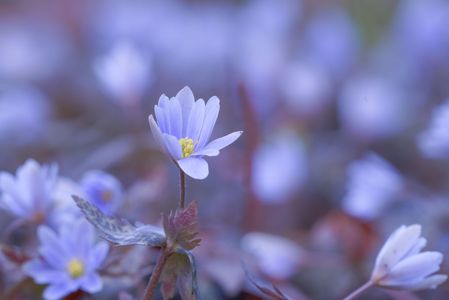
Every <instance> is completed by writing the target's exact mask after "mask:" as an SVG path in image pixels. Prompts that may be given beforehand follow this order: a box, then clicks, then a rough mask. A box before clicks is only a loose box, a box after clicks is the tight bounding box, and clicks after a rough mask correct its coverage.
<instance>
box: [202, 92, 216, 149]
mask: <svg viewBox="0 0 449 300" xmlns="http://www.w3.org/2000/svg"><path fill="white" fill-rule="evenodd" d="M219 112H220V100H219V99H218V97H216V96H214V97H212V98H210V99H209V100H208V101H207V104H206V113H205V117H204V122H203V127H202V129H201V134H200V137H199V138H198V145H197V147H198V149H201V148H203V147H204V145H206V143H207V142H208V141H209V138H210V136H211V134H212V130H213V129H214V126H215V122H216V121H217V118H218V113H219Z"/></svg>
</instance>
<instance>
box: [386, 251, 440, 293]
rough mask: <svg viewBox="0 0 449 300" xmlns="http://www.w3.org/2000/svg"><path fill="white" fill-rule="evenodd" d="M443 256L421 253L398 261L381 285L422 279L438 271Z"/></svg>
mask: <svg viewBox="0 0 449 300" xmlns="http://www.w3.org/2000/svg"><path fill="white" fill-rule="evenodd" d="M442 261H443V255H442V254H441V253H440V252H423V253H420V254H416V255H414V256H411V257H408V258H406V259H404V260H402V261H400V262H399V263H398V264H397V265H395V266H394V267H393V269H392V270H391V272H390V273H389V274H388V275H387V276H386V278H385V280H381V283H382V284H386V285H388V281H393V282H394V281H405V280H413V279H416V278H424V277H426V276H428V275H430V274H432V273H434V272H436V271H438V270H439V269H440V264H441V262H442Z"/></svg>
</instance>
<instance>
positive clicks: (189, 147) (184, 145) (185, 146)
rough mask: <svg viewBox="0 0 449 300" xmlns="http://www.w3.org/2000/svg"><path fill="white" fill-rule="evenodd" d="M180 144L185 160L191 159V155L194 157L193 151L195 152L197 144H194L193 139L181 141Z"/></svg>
mask: <svg viewBox="0 0 449 300" xmlns="http://www.w3.org/2000/svg"><path fill="white" fill-rule="evenodd" d="M179 144H180V145H181V149H182V157H183V158H187V157H189V156H190V155H192V153H193V150H195V144H194V143H193V140H192V139H188V138H182V139H179Z"/></svg>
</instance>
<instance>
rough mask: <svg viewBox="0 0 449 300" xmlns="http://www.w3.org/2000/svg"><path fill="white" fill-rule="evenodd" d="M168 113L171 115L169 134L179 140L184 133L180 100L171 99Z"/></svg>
mask: <svg viewBox="0 0 449 300" xmlns="http://www.w3.org/2000/svg"><path fill="white" fill-rule="evenodd" d="M168 113H169V114H170V129H171V131H170V132H169V134H171V135H173V136H175V137H176V138H177V139H180V138H181V133H182V112H181V104H179V101H178V99H176V98H172V99H170V102H169V110H168Z"/></svg>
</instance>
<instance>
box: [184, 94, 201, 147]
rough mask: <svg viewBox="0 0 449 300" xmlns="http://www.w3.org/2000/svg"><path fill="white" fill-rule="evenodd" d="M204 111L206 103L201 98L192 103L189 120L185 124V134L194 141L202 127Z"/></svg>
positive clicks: (196, 139)
mask: <svg viewBox="0 0 449 300" xmlns="http://www.w3.org/2000/svg"><path fill="white" fill-rule="evenodd" d="M205 112H206V105H205V104H204V100H203V99H199V100H198V101H196V102H195V104H193V107H192V111H191V112H190V116H189V122H188V124H187V131H186V136H185V137H188V138H191V139H192V140H193V141H194V142H197V141H198V138H199V136H200V133H201V128H202V127H203V122H204V114H205Z"/></svg>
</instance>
